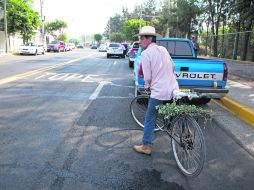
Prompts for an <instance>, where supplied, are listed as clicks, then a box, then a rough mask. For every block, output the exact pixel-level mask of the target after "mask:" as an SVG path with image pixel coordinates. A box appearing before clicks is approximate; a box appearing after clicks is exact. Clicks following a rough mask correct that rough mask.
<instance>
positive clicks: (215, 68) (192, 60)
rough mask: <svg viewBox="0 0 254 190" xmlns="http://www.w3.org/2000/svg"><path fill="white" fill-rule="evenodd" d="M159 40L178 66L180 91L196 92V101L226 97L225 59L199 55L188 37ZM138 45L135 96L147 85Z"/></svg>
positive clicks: (177, 75) (204, 102) (198, 102)
mask: <svg viewBox="0 0 254 190" xmlns="http://www.w3.org/2000/svg"><path fill="white" fill-rule="evenodd" d="M156 43H157V44H158V45H160V46H164V47H165V48H166V49H167V50H168V52H169V53H170V55H171V57H172V59H173V61H174V66H175V76H176V79H177V81H178V84H179V87H180V89H181V90H184V91H190V92H192V91H193V92H196V93H198V94H199V96H200V98H199V99H195V100H192V101H193V103H196V104H206V103H208V102H209V101H210V100H211V99H212V98H215V99H220V98H222V97H224V96H225V95H226V94H227V93H228V90H227V89H226V88H225V86H226V82H227V75H228V67H227V64H226V63H225V62H224V61H221V60H212V59H204V58H197V56H196V55H195V51H194V48H193V44H192V42H191V41H190V40H188V39H182V38H158V39H157V40H156ZM141 52H142V49H141V48H139V50H138V52H137V54H136V58H135V62H134V80H135V96H137V95H138V94H139V89H142V88H143V87H144V79H143V71H142V63H140V54H141Z"/></svg>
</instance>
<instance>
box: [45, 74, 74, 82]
mask: <svg viewBox="0 0 254 190" xmlns="http://www.w3.org/2000/svg"><path fill="white" fill-rule="evenodd" d="M69 75H70V74H69V73H60V74H56V75H54V76H52V77H49V78H48V79H49V80H62V79H64V78H66V77H68V76H69Z"/></svg>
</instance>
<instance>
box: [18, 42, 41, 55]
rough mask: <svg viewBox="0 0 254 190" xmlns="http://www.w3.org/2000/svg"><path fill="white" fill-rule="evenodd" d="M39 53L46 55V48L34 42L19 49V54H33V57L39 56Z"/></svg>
mask: <svg viewBox="0 0 254 190" xmlns="http://www.w3.org/2000/svg"><path fill="white" fill-rule="evenodd" d="M38 53H41V54H43V55H44V54H45V48H44V47H43V45H42V44H36V43H33V42H29V43H27V44H25V45H23V46H20V48H19V54H20V55H23V54H31V55H37V54H38Z"/></svg>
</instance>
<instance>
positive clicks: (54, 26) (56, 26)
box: [45, 19, 68, 37]
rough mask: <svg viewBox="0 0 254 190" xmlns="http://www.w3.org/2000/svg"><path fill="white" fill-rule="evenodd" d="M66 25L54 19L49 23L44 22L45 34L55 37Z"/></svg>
mask: <svg viewBox="0 0 254 190" xmlns="http://www.w3.org/2000/svg"><path fill="white" fill-rule="evenodd" d="M67 27H68V25H67V23H66V22H65V21H63V20H59V19H56V20H54V21H51V22H45V30H46V33H49V34H51V35H52V36H54V37H57V36H58V35H59V34H60V33H63V29H65V28H67Z"/></svg>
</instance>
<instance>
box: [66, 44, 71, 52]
mask: <svg viewBox="0 0 254 190" xmlns="http://www.w3.org/2000/svg"><path fill="white" fill-rule="evenodd" d="M65 50H66V51H71V46H70V45H69V43H66V44H65Z"/></svg>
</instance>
